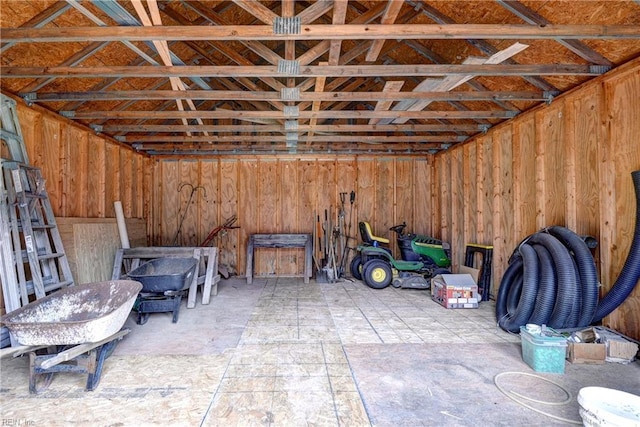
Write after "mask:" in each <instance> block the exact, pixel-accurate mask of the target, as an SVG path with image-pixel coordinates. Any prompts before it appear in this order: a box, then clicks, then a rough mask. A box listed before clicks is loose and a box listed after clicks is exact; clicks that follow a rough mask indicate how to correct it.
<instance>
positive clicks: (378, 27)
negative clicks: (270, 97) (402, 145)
mask: <svg viewBox="0 0 640 427" xmlns="http://www.w3.org/2000/svg"><path fill="white" fill-rule="evenodd" d="M252 3H255V2H252ZM423 8H424V6H423ZM558 37H560V38H563V39H638V38H640V26H637V25H546V26H533V25H500V24H449V25H434V24H386V25H383V24H368V25H356V24H345V25H303V26H302V30H301V32H300V33H299V34H274V32H273V27H272V26H270V25H220V26H208V27H207V26H197V27H193V26H190V27H185V26H164V27H161V28H160V27H128V26H110V27H55V28H49V27H46V28H1V29H0V38H2V39H3V40H4V41H7V42H29V43H46V42H86V41H121V42H125V41H129V42H131V41H150V40H167V41H169V40H176V41H193V40H237V41H241V40H242V41H246V40H377V39H394V40H406V39H421V40H436V39H447V40H451V39H493V40H506V39H536V40H538V39H556V38H558Z"/></svg>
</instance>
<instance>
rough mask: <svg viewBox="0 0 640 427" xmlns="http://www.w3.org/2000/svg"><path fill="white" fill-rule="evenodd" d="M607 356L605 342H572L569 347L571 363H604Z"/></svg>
mask: <svg viewBox="0 0 640 427" xmlns="http://www.w3.org/2000/svg"><path fill="white" fill-rule="evenodd" d="M606 357H607V346H606V345H605V344H599V343H582V342H580V343H578V342H570V343H569V347H568V349H567V360H568V361H569V362H571V363H581V364H590V365H603V364H604V361H605V358H606Z"/></svg>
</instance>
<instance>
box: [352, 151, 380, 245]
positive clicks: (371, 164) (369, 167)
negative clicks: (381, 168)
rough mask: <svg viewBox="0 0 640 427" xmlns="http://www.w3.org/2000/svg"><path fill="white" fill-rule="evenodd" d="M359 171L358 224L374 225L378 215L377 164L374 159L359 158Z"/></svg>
mask: <svg viewBox="0 0 640 427" xmlns="http://www.w3.org/2000/svg"><path fill="white" fill-rule="evenodd" d="M357 170H358V189H357V190H356V211H357V212H358V215H357V218H358V222H360V221H367V222H369V223H374V222H375V215H376V206H375V202H376V179H375V178H376V163H375V161H374V160H373V159H372V158H359V159H358V168H357ZM360 240H361V239H360Z"/></svg>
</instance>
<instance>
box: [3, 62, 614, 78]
mask: <svg viewBox="0 0 640 427" xmlns="http://www.w3.org/2000/svg"><path fill="white" fill-rule="evenodd" d="M608 70H609V67H606V66H593V65H577V64H531V65H523V64H519V65H504V64H495V65H493V64H490V65H488V64H480V65H478V64H411V65H343V66H331V65H326V66H322V65H317V66H307V67H301V68H300V71H299V73H292V74H288V73H284V72H282V71H280V70H278V67H274V66H271V65H263V66H240V65H239V66H207V65H204V66H197V65H184V66H181V67H173V66H155V67H135V66H127V65H124V66H103V67H68V66H59V67H56V66H54V67H4V68H2V73H3V77H4V78H40V77H75V78H81V77H83V78H86V77H89V78H91V77H138V78H143V77H167V78H169V77H189V78H192V77H201V78H204V77H233V78H238V77H281V78H284V77H322V76H324V77H359V76H369V77H398V76H404V77H410V76H418V77H420V76H424V77H428V76H434V77H441V76H449V75H453V74H461V75H465V76H467V75H468V76H532V75H544V76H563V75H578V76H597V75H600V74H602V73H603V72H606V71H608Z"/></svg>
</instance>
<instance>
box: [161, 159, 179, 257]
mask: <svg viewBox="0 0 640 427" xmlns="http://www.w3.org/2000/svg"><path fill="white" fill-rule="evenodd" d="M161 165H162V170H161V179H162V197H161V199H160V205H159V209H160V211H161V214H160V217H161V223H160V230H159V235H160V239H159V246H173V245H174V244H175V238H176V233H177V231H178V221H179V220H180V219H179V218H180V217H179V215H180V212H179V210H180V197H179V193H178V185H180V163H179V162H175V161H174V162H162V164H161Z"/></svg>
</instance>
